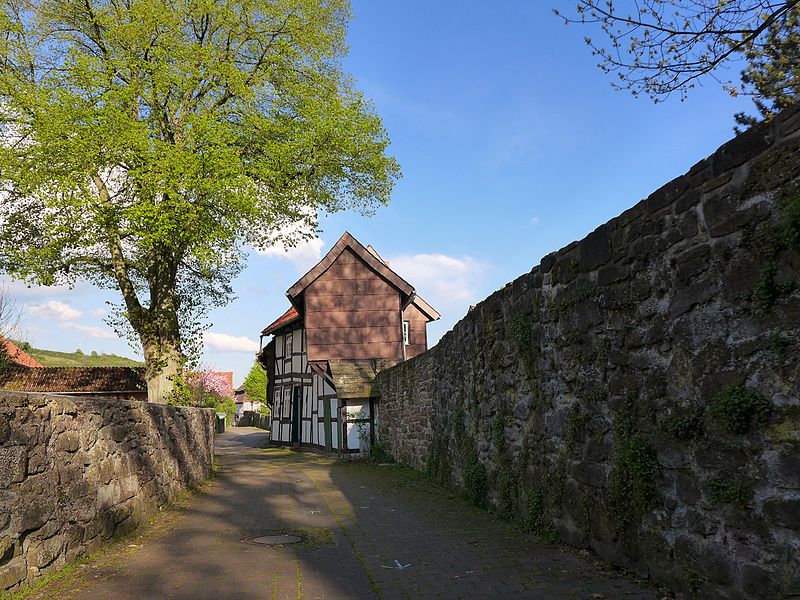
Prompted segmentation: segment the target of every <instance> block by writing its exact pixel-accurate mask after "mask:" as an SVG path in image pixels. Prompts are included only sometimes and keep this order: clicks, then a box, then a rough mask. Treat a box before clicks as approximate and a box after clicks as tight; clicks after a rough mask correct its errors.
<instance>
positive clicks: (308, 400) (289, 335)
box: [270, 328, 339, 449]
mask: <svg viewBox="0 0 800 600" xmlns="http://www.w3.org/2000/svg"><path fill="white" fill-rule="evenodd" d="M273 341H274V343H275V362H274V366H275V375H274V381H273V385H272V394H273V403H272V427H271V429H270V440H271V441H272V442H274V443H277V444H284V445H288V444H291V443H292V402H293V399H294V398H295V396H294V393H295V392H294V389H295V388H299V389H300V390H301V392H300V399H301V410H300V440H299V441H300V443H301V444H304V445H309V444H310V445H314V446H320V447H325V428H324V415H325V412H324V410H325V406H324V404H325V403H326V402H327V403H330V404H331V428H332V435H333V440H332V448H333V449H338V448H339V445H338V440H339V418H338V414H339V412H338V411H339V404H338V399H337V397H336V391H335V390H334V389H333V387H332V386H331V385H330V383H328V382H327V381H326V380H324V379H323V378H322V377H320V376H319V375H318V374H317V373H315V372H314V371H313V370H312V369H311V366H310V365H309V363H308V354H307V338H306V332H305V330H304V329H302V328H295V329H292V330H284V331H281V332H278V333H277V334H276V335H275V338H274V340H273ZM271 343H272V342H271Z"/></svg>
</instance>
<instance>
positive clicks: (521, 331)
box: [378, 111, 800, 598]
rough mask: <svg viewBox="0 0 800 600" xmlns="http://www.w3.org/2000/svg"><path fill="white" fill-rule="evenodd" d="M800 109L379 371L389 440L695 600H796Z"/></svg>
mask: <svg viewBox="0 0 800 600" xmlns="http://www.w3.org/2000/svg"><path fill="white" fill-rule="evenodd" d="M799 249H800V112H798V111H794V112H786V113H784V114H783V115H782V116H781V117H780V118H778V119H776V120H775V121H773V122H772V123H771V124H768V125H764V126H761V127H759V128H756V129H754V130H751V131H749V132H747V133H745V134H743V135H740V136H738V137H736V138H735V139H733V140H732V141H731V142H729V143H727V144H726V145H724V146H723V147H722V148H720V149H719V150H718V151H717V152H716V153H715V154H714V155H713V156H711V157H709V158H707V159H705V160H703V161H702V162H700V163H698V164H697V165H695V166H694V167H693V168H692V169H691V170H690V171H689V172H688V173H687V174H686V175H684V176H682V177H679V178H677V179H675V180H674V181H672V182H670V183H668V184H667V185H666V186H664V187H663V188H661V189H660V190H658V191H657V192H655V193H654V194H652V195H651V196H650V197H648V198H647V199H646V200H643V201H642V202H640V203H639V204H637V205H636V206H634V207H633V208H631V209H629V210H627V211H625V212H624V213H623V214H622V215H620V216H619V217H617V218H615V219H612V220H611V221H609V222H608V223H606V224H605V225H602V226H601V227H599V228H597V229H596V230H595V231H594V232H592V233H591V234H590V235H588V236H587V237H586V238H584V239H583V240H581V241H580V242H576V243H573V244H570V245H569V246H567V247H566V248H563V249H562V250H560V251H558V252H555V253H553V254H550V255H548V256H546V257H544V258H543V259H542V261H541V264H540V265H539V266H537V267H535V268H534V269H533V270H532V271H531V272H530V273H528V274H526V275H523V276H522V277H520V278H518V279H517V280H515V281H514V282H513V283H510V284H508V285H507V286H505V287H503V288H502V289H501V290H499V291H498V292H495V293H494V294H492V295H491V296H490V297H489V298H487V299H486V300H484V301H483V302H481V303H480V304H478V305H477V307H476V308H475V309H474V310H473V311H471V312H470V313H469V314H468V315H467V316H466V317H464V318H463V319H462V320H461V321H460V322H459V323H458V324H456V326H455V327H454V328H453V330H452V331H450V332H449V333H447V334H446V335H445V336H444V337H443V338H442V340H441V341H440V342H439V343H438V344H437V345H436V346H435V347H434V348H432V349H431V350H429V351H428V352H427V353H425V354H422V355H420V356H418V357H416V358H415V359H413V360H410V361H408V362H406V363H402V364H400V365H398V366H396V367H394V368H392V369H389V370H386V371H383V372H381V373H380V374H379V378H378V380H379V384H380V387H381V393H382V396H381V399H380V403H379V415H378V416H379V424H380V425H379V430H378V434H379V441H380V443H381V444H382V445H383V447H384V448H386V449H387V450H388V451H389V452H390V453H392V454H393V455H394V456H395V457H396V458H398V459H399V460H400V461H403V462H405V463H408V464H410V465H412V466H414V467H416V468H418V469H423V470H427V471H428V472H429V473H430V474H431V475H432V476H433V477H435V478H436V479H438V480H440V481H442V482H444V483H448V484H452V485H456V486H458V487H460V488H461V489H462V490H463V491H464V493H465V494H466V495H467V496H468V497H469V498H471V499H472V500H473V501H474V502H475V503H477V504H484V505H488V506H489V507H490V508H492V509H493V510H495V511H496V512H498V513H499V514H501V515H504V516H507V517H508V518H511V519H514V520H516V521H517V522H518V523H519V524H520V526H522V527H524V528H526V529H528V530H531V531H535V532H538V533H539V534H541V535H544V536H546V537H558V538H560V539H562V540H564V541H566V542H568V543H570V544H573V545H575V546H579V547H586V548H592V549H593V550H594V551H596V552H597V553H598V554H599V555H600V556H601V557H603V558H605V559H607V560H609V561H610V562H612V563H614V564H616V565H621V566H624V567H626V568H629V569H632V570H635V571H637V572H639V573H642V574H646V575H648V576H650V577H651V578H652V579H653V580H655V581H656V582H659V583H662V584H666V585H668V586H670V587H671V588H673V589H675V590H677V591H680V592H684V593H687V594H689V595H690V596H691V597H695V596H694V595H695V594H696V597H701V598H783V597H788V596H787V594H790V593H794V594H797V593H800V398H799V396H800V390H799V389H798V388H799V386H800V289H799V288H800V252H799Z"/></svg>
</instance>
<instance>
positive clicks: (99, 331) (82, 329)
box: [63, 323, 118, 340]
mask: <svg viewBox="0 0 800 600" xmlns="http://www.w3.org/2000/svg"><path fill="white" fill-rule="evenodd" d="M63 327H64V329H71V330H73V331H77V332H79V333H83V334H85V335H88V336H89V337H93V338H100V339H105V340H110V339H114V338H116V337H118V336H117V334H116V333H115V332H113V331H111V330H110V329H107V328H105V327H92V326H91V325H80V324H78V323H65V324H64V325H63Z"/></svg>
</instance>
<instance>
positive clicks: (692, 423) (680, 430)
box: [660, 406, 705, 441]
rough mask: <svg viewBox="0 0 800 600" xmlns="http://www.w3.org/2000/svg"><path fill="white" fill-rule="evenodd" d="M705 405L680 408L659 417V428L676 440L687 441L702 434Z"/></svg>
mask: <svg viewBox="0 0 800 600" xmlns="http://www.w3.org/2000/svg"><path fill="white" fill-rule="evenodd" d="M704 417H705V407H703V406H695V407H691V408H686V409H684V408H680V409H678V410H677V411H676V414H672V415H668V416H666V417H664V418H663V419H661V423H660V425H661V429H662V430H663V431H664V432H666V433H668V434H669V435H671V436H672V437H674V438H675V439H676V440H682V441H688V440H693V439H697V438H700V437H702V436H703V419H704Z"/></svg>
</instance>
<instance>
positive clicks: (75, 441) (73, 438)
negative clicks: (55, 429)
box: [56, 431, 81, 452]
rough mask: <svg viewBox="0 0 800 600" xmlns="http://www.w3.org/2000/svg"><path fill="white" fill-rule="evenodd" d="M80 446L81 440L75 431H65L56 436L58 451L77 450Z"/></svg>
mask: <svg viewBox="0 0 800 600" xmlns="http://www.w3.org/2000/svg"><path fill="white" fill-rule="evenodd" d="M80 446H81V441H80V439H79V438H78V434H77V433H75V432H74V431H65V432H64V433H62V434H61V435H59V436H58V438H56V451H57V452H77V450H78V448H80Z"/></svg>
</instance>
